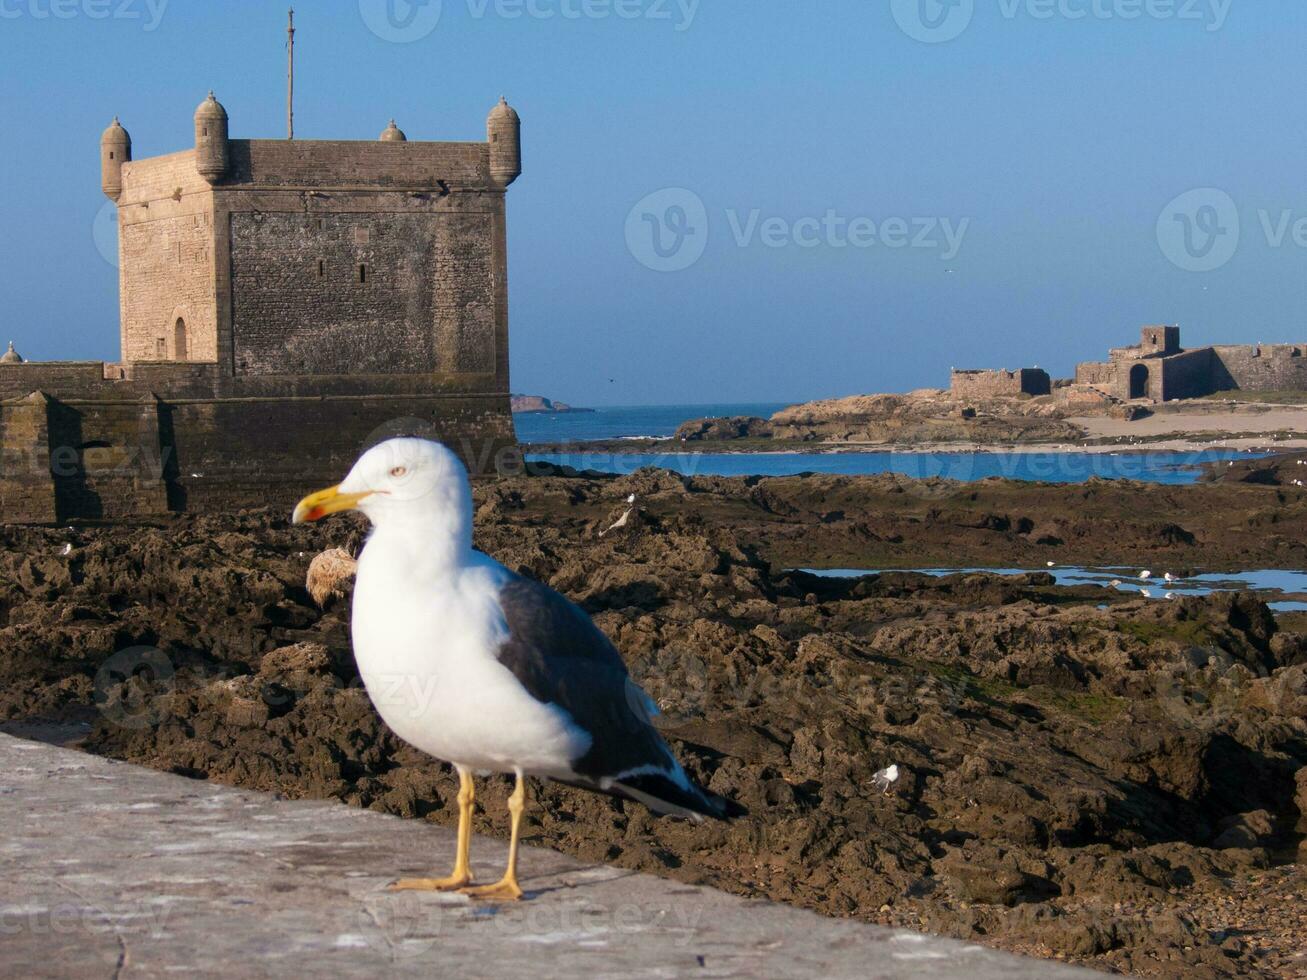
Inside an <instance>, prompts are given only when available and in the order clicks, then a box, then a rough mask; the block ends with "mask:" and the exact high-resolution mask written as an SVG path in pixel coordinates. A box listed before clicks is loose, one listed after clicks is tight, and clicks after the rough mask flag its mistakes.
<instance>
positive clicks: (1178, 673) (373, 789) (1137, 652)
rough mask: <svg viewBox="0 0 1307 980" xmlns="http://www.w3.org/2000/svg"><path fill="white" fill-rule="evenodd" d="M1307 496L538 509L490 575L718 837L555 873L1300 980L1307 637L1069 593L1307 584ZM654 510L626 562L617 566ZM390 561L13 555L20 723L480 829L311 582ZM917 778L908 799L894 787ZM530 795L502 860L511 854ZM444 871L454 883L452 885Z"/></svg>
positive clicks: (664, 496) (641, 500)
mask: <svg viewBox="0 0 1307 980" xmlns="http://www.w3.org/2000/svg"><path fill="white" fill-rule="evenodd" d="M1298 472H1299V471H1298V470H1297V463H1296V460H1294V459H1291V458H1285V459H1282V460H1278V461H1273V462H1271V463H1267V462H1266V461H1257V462H1256V463H1253V462H1249V463H1248V464H1246V465H1245V464H1243V463H1240V464H1236V466H1235V467H1225V468H1224V472H1222V471H1220V470H1213V472H1212V473H1211V480H1210V482H1207V483H1203V484H1199V485H1195V486H1187V487H1164V486H1156V485H1145V484H1132V483H1124V482H1116V481H1113V482H1108V481H1094V482H1092V483H1090V484H1086V485H1081V486H1074V487H1050V486H1047V485H1043V486H1032V485H1028V484H1017V483H1010V482H1006V481H1001V480H993V481H983V482H982V483H979V484H963V483H952V482H950V481H943V480H931V481H914V480H909V479H907V478H902V477H894V476H883V477H864V478H852V477H819V476H813V477H792V478H777V479H756V478H742V479H724V478H682V477H678V476H674V475H672V474H670V473H666V472H662V471H651V470H645V471H640V472H638V473H636V474H633V475H629V476H621V477H611V478H595V477H569V476H561V475H548V476H534V477H519V478H513V479H506V480H501V481H499V482H496V483H493V484H485V485H482V486H479V487H478V488H477V491H476V500H477V520H476V530H477V541H478V545H479V546H480V547H482V548H483V549H485V550H487V551H489V552H490V553H492V554H494V555H495V556H496V557H498V558H500V559H501V560H503V561H505V562H506V563H508V564H509V565H510V566H511V567H515V568H518V569H520V570H522V571H523V572H524V573H526V574H530V575H534V576H535V577H537V578H540V579H541V580H543V581H546V582H549V583H550V584H551V585H553V586H554V587H555V588H558V589H560V590H562V591H563V592H565V593H567V594H569V595H570V596H572V597H573V598H574V599H575V600H576V601H578V602H580V603H581V604H582V605H583V606H584V607H585V608H586V609H587V610H588V611H589V612H590V613H591V614H592V615H594V616H595V618H596V621H597V622H598V624H599V625H600V626H601V628H603V629H604V630H605V631H606V632H608V633H609V635H610V636H612V637H613V639H614V640H615V642H617V644H618V646H619V647H620V648H621V649H622V651H623V653H624V655H625V656H626V658H627V661H628V663H629V664H630V666H631V669H632V672H633V674H634V675H635V676H636V678H637V679H638V680H639V681H640V682H641V683H642V684H643V685H644V686H645V687H646V689H647V690H648V691H649V693H650V694H651V695H652V696H653V697H654V698H655V700H656V701H657V702H658V703H659V705H660V706H661V708H662V710H663V718H662V719H661V724H662V725H663V727H664V729H665V731H666V732H667V734H668V736H669V737H670V738H671V739H672V741H673V743H674V745H675V747H676V748H677V751H678V752H679V754H680V755H681V756H682V758H684V759H685V760H686V762H687V765H688V767H689V768H691V769H692V770H693V771H694V773H695V774H696V775H697V776H698V777H700V778H701V779H703V780H704V781H705V782H706V783H707V784H708V785H709V786H710V787H711V788H712V789H713V790H714V791H716V792H720V793H724V794H727V795H730V796H731V797H733V798H735V799H737V800H738V801H739V802H740V803H741V804H743V805H744V806H745V807H746V808H747V809H748V811H749V813H748V815H747V816H746V817H744V818H741V819H739V820H737V821H734V822H732V823H729V824H719V825H708V826H703V827H692V826H687V825H685V824H681V823H675V822H670V821H655V820H653V819H651V818H650V817H649V815H648V814H647V813H646V812H645V811H644V810H643V809H641V808H639V807H637V806H624V805H623V804H621V803H620V802H617V801H613V800H609V799H607V798H602V797H595V796H591V795H587V794H584V793H581V792H579V791H574V790H571V789H567V788H565V787H559V786H552V785H551V786H541V787H538V788H537V790H536V791H535V795H536V798H537V801H538V805H536V806H534V807H533V808H532V809H531V811H530V826H529V828H528V831H527V833H528V835H529V837H530V838H531V839H533V841H534V842H536V843H541V844H545V845H548V846H552V847H557V848H560V849H562V850H565V851H568V852H569V853H573V854H576V855H578V856H580V857H582V858H585V859H589V860H601V861H607V862H611V863H614V864H617V865H620V866H624V867H631V868H639V869H642V870H649V871H654V872H656V873H659V874H663V875H666V876H669V877H674V878H679V879H683V880H687V881H690V880H693V881H704V882H708V883H711V884H713V885H716V886H718V887H721V888H725V889H727V890H730V891H734V892H737V893H740V894H746V895H756V896H764V897H769V898H772V899H775V900H778V901H784V902H789V903H793V904H796V905H801V906H804V907H808V908H813V909H816V910H819V911H822V912H825V913H827V914H831V915H840V916H856V917H859V918H863V919H866V920H869V921H877V922H884V923H890V924H896V925H904V926H909V927H912V928H920V929H926V930H930V931H935V932H940V933H944V934H948V935H955V936H964V937H969V938H972V939H975V940H978V941H982V942H986V943H991V944H994V945H996V946H1001V947H1004V948H1009V949H1016V950H1019V951H1022V952H1028V953H1032V954H1034V955H1040V956H1046V957H1055V958H1059V959H1066V960H1074V961H1077V962H1083V963H1086V964H1088V965H1092V966H1096V967H1099V968H1102V969H1108V970H1114V971H1120V972H1128V973H1133V974H1138V975H1143V976H1169V977H1182V976H1184V977H1190V976H1265V977H1286V976H1294V975H1300V974H1301V971H1302V970H1303V968H1304V965H1305V964H1304V960H1303V958H1302V948H1301V937H1302V936H1303V935H1304V934H1307V902H1304V900H1303V898H1302V895H1303V891H1304V888H1305V887H1307V875H1305V874H1304V871H1303V869H1302V866H1301V864H1298V863H1294V862H1296V861H1299V860H1301V859H1302V858H1303V857H1304V856H1307V855H1303V853H1302V851H1301V850H1300V848H1301V842H1302V840H1303V838H1302V834H1303V832H1304V830H1307V827H1304V825H1303V823H1302V819H1303V814H1304V813H1307V723H1305V722H1304V718H1307V615H1304V614H1284V615H1280V616H1276V615H1273V614H1272V613H1271V612H1270V610H1268V608H1267V607H1266V606H1265V605H1264V604H1263V603H1262V602H1261V601H1259V600H1258V599H1257V598H1255V597H1253V596H1249V595H1220V596H1211V597H1206V598H1183V599H1179V600H1175V601H1171V602H1147V601H1143V600H1141V599H1139V598H1137V597H1132V596H1128V595H1124V594H1122V593H1119V592H1115V591H1114V590H1109V589H1102V588H1098V587H1095V586H1078V587H1073V588H1067V587H1059V586H1056V585H1054V584H1053V582H1052V578H1051V577H1050V576H1049V575H1047V574H1045V573H1043V572H1040V571H1032V572H1031V573H1029V574H1025V575H1021V576H1016V577H1009V578H1003V577H998V576H994V575H988V574H970V575H955V576H950V577H945V578H934V577H931V576H925V575H920V574H915V573H910V572H886V573H884V574H880V575H875V576H868V577H864V578H858V579H849V580H834V579H826V578H818V577H814V576H811V575H807V574H804V573H801V572H794V571H788V570H787V569H791V568H795V567H861V568H894V567H898V568H904V567H930V566H954V567H956V566H959V565H987V566H1005V567H1018V568H1020V567H1024V568H1031V569H1039V568H1042V567H1043V566H1044V565H1046V564H1047V562H1049V561H1055V562H1058V563H1079V564H1087V565H1088V564H1095V565H1108V564H1114V565H1115V564H1119V565H1128V566H1134V567H1153V568H1157V569H1161V568H1163V567H1166V568H1170V569H1175V570H1177V571H1180V570H1185V569H1220V568H1225V569H1234V568H1252V567H1258V568H1273V567H1281V568H1305V567H1307V489H1303V488H1301V487H1298V486H1296V485H1295V484H1294V483H1293V480H1294V479H1295V478H1296V477H1297V474H1298ZM630 494H635V495H636V503H635V505H634V506H633V508H631V514H630V516H629V517H628V519H627V521H626V522H625V524H624V525H623V526H622V527H621V528H620V529H619V530H616V531H612V532H610V533H604V534H602V536H601V532H604V531H606V530H607V529H608V528H610V527H611V526H612V525H613V524H615V523H616V522H617V520H618V518H619V517H621V516H622V515H623V514H624V513H626V511H627V510H628V507H630V505H628V504H627V503H626V500H627V497H628V496H629V495H630ZM363 533H364V528H363V526H362V524H361V523H360V522H358V521H352V522H351V520H350V519H341V520H338V521H335V522H329V523H327V524H325V525H321V526H312V527H300V528H292V527H290V526H289V525H288V524H287V522H286V519H285V515H283V514H279V513H269V512H242V513H238V514H228V515H202V516H188V517H183V518H179V519H178V520H177V521H176V522H175V523H174V524H171V525H170V526H168V527H164V528H123V527H106V528H89V527H87V528H74V529H41V528H23V527H15V526H6V527H3V528H0V536H2V537H3V539H4V545H5V547H4V551H3V554H0V589H2V590H3V591H2V592H0V613H2V618H0V623H3V630H2V631H0V639H2V640H3V643H2V644H0V719H3V720H4V721H5V722H6V727H9V728H11V729H12V728H15V727H17V728H22V727H23V726H27V727H28V728H29V729H30V728H31V727H32V726H41V725H45V726H47V727H48V726H67V725H74V724H81V725H82V726H83V730H84V733H85V734H84V737H83V739H82V743H81V744H82V745H83V746H84V747H85V748H87V749H89V750H90V751H94V752H98V753H103V754H107V755H111V756H114V757H118V758H125V759H131V760H133V761H137V762H143V763H146V764H149V765H153V766H156V767H159V768H162V769H167V770H171V771H175V772H180V773H184V774H186V775H190V776H193V777H196V778H207V779H214V780H219V781H223V782H229V783H234V784H237V785H243V786H250V787H255V788H260V789H271V790H277V791H279V792H283V793H285V794H287V795H290V796H296V797H333V798H337V799H340V800H342V801H344V802H346V803H349V804H351V805H356V806H365V807H372V808H375V809H380V810H385V811H387V812H393V813H399V814H402V815H405V816H409V817H413V818H418V819H427V820H433V821H437V822H440V823H451V822H452V821H453V819H454V810H455V807H454V806H453V798H454V794H455V792H456V784H455V781H454V780H453V779H452V778H451V775H450V773H449V772H448V771H447V770H446V768H445V767H443V766H441V765H439V764H436V763H434V762H433V761H431V760H429V759H425V758H423V757H422V756H420V755H419V754H418V753H416V752H414V751H412V750H411V749H408V748H406V747H404V746H403V745H402V744H401V743H399V742H398V740H396V739H395V738H394V737H393V736H392V735H391V734H390V733H389V732H388V731H387V730H386V729H385V728H384V726H382V725H381V723H380V722H379V721H378V719H377V718H376V716H375V714H374V712H373V711H372V709H371V706H370V703H369V702H368V699H367V697H366V694H365V693H364V692H363V691H362V690H361V689H360V688H359V686H358V682H357V676H356V671H355V670H354V666H353V661H352V657H351V654H350V649H349V642H348V628H347V624H348V596H346V597H345V598H343V599H339V600H336V601H334V602H331V603H329V604H328V607H327V609H326V610H325V611H323V610H320V609H318V608H317V607H316V606H315V604H314V603H313V602H312V600H311V599H310V598H309V596H308V594H307V593H306V591H305V588H304V575H305V571H306V569H307V566H308V563H309V561H310V560H311V558H312V557H313V556H314V555H316V554H318V553H319V552H321V551H323V550H325V549H327V548H329V547H336V546H344V547H345V548H347V549H350V550H352V549H356V548H357V547H358V546H359V544H360V542H361V540H362V536H363ZM890 765H896V766H898V767H899V774H900V778H899V779H898V780H896V781H894V782H892V783H888V784H883V781H882V782H880V783H878V782H877V780H876V774H877V773H878V772H879V771H881V770H882V769H884V768H885V767H887V766H890ZM507 791H508V786H507V784H506V783H505V784H502V785H501V784H499V783H498V782H497V781H495V780H489V781H487V782H486V785H485V789H484V792H483V794H482V795H481V798H479V800H478V802H479V804H483V805H484V810H481V809H479V810H478V814H477V821H478V824H477V826H478V829H483V830H484V829H487V828H492V829H493V830H494V832H496V833H498V834H504V833H506V830H507V827H506V822H505V820H504V819H503V817H502V813H503V810H502V806H501V804H502V802H503V798H504V797H505V796H506V795H507ZM433 860H437V861H438V856H433Z"/></svg>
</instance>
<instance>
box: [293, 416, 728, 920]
mask: <svg viewBox="0 0 1307 980" xmlns="http://www.w3.org/2000/svg"><path fill="white" fill-rule="evenodd" d="M346 510H357V511H361V512H362V513H363V514H364V516H366V517H367V518H368V520H369V521H370V522H371V523H372V528H373V530H372V535H371V536H370V537H369V539H368V541H367V544H366V545H365V546H364V548H363V551H362V553H361V554H360V555H359V558H358V570H357V573H356V577H355V584H354V602H353V610H352V621H351V623H350V627H351V633H352V638H353V646H354V658H355V661H356V662H357V663H358V668H359V674H360V675H361V677H362V678H363V683H364V686H365V687H366V688H367V691H368V695H369V697H371V699H372V703H373V704H374V705H375V706H376V708H377V711H378V713H380V715H381V717H382V719H383V720H384V721H385V722H386V724H387V725H389V726H390V728H391V730H392V731H394V732H395V734H396V735H398V736H399V737H400V738H402V739H403V740H404V741H406V742H408V743H409V744H411V745H413V746H415V747H416V748H418V749H421V750H422V751H423V752H426V753H427V754H428V755H432V756H435V757H436V758H438V759H442V760H444V761H446V762H450V763H452V764H453V766H454V768H455V770H456V771H457V772H458V779H459V792H458V806H459V816H458V846H457V851H456V855H455V861H454V870H453V873H452V874H450V875H449V876H448V877H446V878H439V879H426V878H419V879H404V880H401V881H398V882H395V883H394V884H393V885H392V886H391V887H392V888H393V889H395V890H400V891H460V892H462V893H464V894H466V895H469V896H471V897H473V898H483V899H490V900H493V901H515V900H517V899H520V898H521V897H522V895H523V892H522V889H521V887H520V885H519V884H518V880H517V853H518V839H519V830H520V825H521V820H522V813H523V811H524V810H525V809H526V778H527V777H528V776H536V777H543V778H548V779H554V780H557V781H558V782H562V783H567V784H569V785H573V786H579V787H581V788H583V789H588V790H593V791H595V792H600V793H607V794H609V795H611V796H618V797H624V798H626V799H631V800H635V801H636V802H639V803H642V804H644V805H645V806H647V807H648V808H649V809H650V810H653V811H654V812H655V813H657V814H660V815H671V816H676V817H682V818H686V819H690V820H693V821H695V822H696V823H698V822H701V821H702V820H703V818H704V817H713V818H715V819H725V818H726V817H727V816H728V803H727V801H726V800H724V799H722V798H721V797H719V796H715V795H713V794H711V793H709V792H708V791H706V790H704V789H703V788H702V787H700V786H698V785H697V784H696V783H694V782H693V781H692V780H691V779H690V777H689V776H688V775H687V774H686V772H685V770H684V769H683V768H682V767H681V764H680V763H679V762H677V760H676V758H675V756H673V755H672V751H671V749H670V748H668V746H667V744H666V743H665V742H664V741H663V739H662V737H661V736H660V735H659V734H658V731H657V730H656V729H655V728H654V727H653V724H652V723H651V721H650V718H651V716H652V715H654V714H656V713H657V707H656V706H655V705H654V703H653V701H652V700H651V699H650V698H649V696H648V695H647V694H645V692H644V691H642V690H641V689H640V688H639V687H638V686H637V685H636V683H635V682H634V681H633V680H632V679H631V676H630V674H629V673H628V672H627V669H626V666H625V664H623V663H622V658H621V655H620V654H619V653H618V652H617V648H616V647H614V646H613V644H612V642H611V641H610V640H609V639H608V638H607V637H606V636H605V635H604V634H603V633H601V632H600V631H599V629H598V628H597V627H596V626H595V625H594V623H593V622H592V621H591V620H590V617H589V616H587V615H586V614H585V612H583V611H582V610H581V609H580V608H578V607H577V606H575V605H573V604H572V603H571V602H569V601H568V600H567V599H566V598H564V597H563V596H561V595H559V594H558V593H557V592H555V591H553V590H552V589H550V588H548V587H547V586H544V585H541V584H540V583H538V582H535V581H532V580H531V579H527V578H524V577H522V576H520V575H517V574H515V573H514V572H511V571H509V570H508V569H507V568H505V567H504V566H503V565H501V564H499V562H497V561H495V560H494V559H492V558H490V557H488V556H487V555H484V554H482V553H481V552H479V551H475V550H474V549H473V548H472V491H471V488H470V486H469V484H468V476H467V470H466V469H465V468H464V466H463V464H462V462H461V461H460V460H459V459H458V457H457V456H456V455H455V454H454V453H453V452H451V451H450V450H449V449H448V448H446V447H445V446H443V445H441V444H440V443H436V442H430V441H428V440H425V439H414V438H398V439H389V440H387V441H385V442H382V443H380V444H378V445H376V446H374V447H372V448H371V449H369V450H368V451H367V452H365V453H364V454H363V455H362V456H361V457H359V459H358V461H357V462H356V463H355V464H354V467H353V469H351V470H350V472H349V475H348V476H346V477H345V479H344V480H343V481H342V482H341V483H340V484H338V485H336V486H334V487H328V488H327V489H326V490H322V491H319V492H318V493H314V494H310V495H309V496H307V497H305V498H304V499H303V500H301V501H300V502H299V504H298V505H297V506H296V507H295V512H294V514H293V516H292V522H293V523H295V524H300V523H304V522H306V521H317V520H321V519H322V518H324V517H326V516H327V515H329V514H334V513H337V512H339V511H346ZM482 771H487V772H499V773H512V774H513V776H514V778H515V785H514V789H513V793H512V795H511V796H510V797H509V799H508V812H509V816H510V817H511V826H512V834H511V837H510V843H509V852H508V865H507V868H506V869H505V871H504V875H503V877H502V878H501V879H500V880H499V881H498V882H497V883H495V884H492V885H483V886H480V887H473V886H472V872H471V868H470V866H469V864H468V849H469V845H470V842H471V835H472V806H473V802H474V799H475V786H474V783H473V778H472V774H473V773H474V772H482Z"/></svg>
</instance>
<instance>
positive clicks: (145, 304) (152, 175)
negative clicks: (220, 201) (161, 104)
mask: <svg viewBox="0 0 1307 980" xmlns="http://www.w3.org/2000/svg"><path fill="white" fill-rule="evenodd" d="M213 242H214V236H213V195H212V193H211V190H210V187H209V185H208V183H207V182H206V181H205V180H204V179H203V178H202V177H200V176H199V174H198V173H196V171H195V158H194V153H193V152H190V151H188V152H185V153H174V154H170V155H169V156H163V157H154V158H153V159H149V160H138V161H133V162H132V163H128V164H124V166H123V192H122V194H121V196H120V197H119V199H118V255H119V272H118V286H119V305H120V317H121V333H122V336H121V341H122V347H121V351H122V354H121V356H122V358H123V360H125V361H153V360H165V359H167V360H188V361H213V360H215V359H216V358H217V354H218V343H217V327H218V322H217V309H218V307H217V298H216V296H215V293H214V262H215V256H214V250H213ZM178 320H180V321H182V323H183V325H184V329H183V330H181V331H178V329H177V321H178ZM179 336H180V337H184V340H181V341H179Z"/></svg>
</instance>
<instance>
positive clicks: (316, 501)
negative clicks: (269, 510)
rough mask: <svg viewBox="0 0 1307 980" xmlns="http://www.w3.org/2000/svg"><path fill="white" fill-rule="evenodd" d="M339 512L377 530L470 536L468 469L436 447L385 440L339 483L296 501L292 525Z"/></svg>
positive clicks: (419, 441) (406, 440)
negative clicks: (434, 530)
mask: <svg viewBox="0 0 1307 980" xmlns="http://www.w3.org/2000/svg"><path fill="white" fill-rule="evenodd" d="M343 510H357V511H361V512H362V513H363V514H364V515H365V516H366V517H367V518H368V520H370V521H371V522H372V524H373V525H374V526H375V527H376V528H378V529H379V530H380V529H382V528H386V529H391V528H394V529H397V530H402V529H406V528H412V529H417V528H429V527H431V526H433V525H435V526H437V527H440V526H444V527H447V528H448V529H450V530H451V531H454V530H456V531H457V533H460V534H461V533H462V532H464V531H467V532H470V529H471V518H472V495H471V488H470V487H469V485H468V478H467V469H466V468H465V467H464V466H463V463H462V461H461V460H460V459H459V458H458V457H457V456H456V455H455V454H454V453H453V452H451V451H450V450H449V449H447V448H446V447H444V446H442V445H441V444H440V443H438V442H431V441H430V440H428V439H416V438H401V439H387V440H386V441H385V442H382V443H378V444H377V445H375V446H373V447H372V448H371V449H369V450H368V451H367V452H365V453H364V454H363V455H362V456H360V457H359V459H358V462H356V463H355V464H354V467H353V469H351V470H350V471H349V475H348V476H346V477H345V479H344V480H342V481H341V482H340V483H339V484H337V485H336V486H334V487H328V488H327V489H326V490H320V491H318V492H317V493H314V494H310V495H309V496H307V497H305V498H304V499H303V500H301V501H300V502H299V504H298V505H296V507H295V513H294V516H293V517H292V518H291V520H292V522H293V523H295V524H303V523H305V522H306V521H319V520H321V519H322V518H324V517H326V516H327V515H329V514H335V513H338V512H339V511H343Z"/></svg>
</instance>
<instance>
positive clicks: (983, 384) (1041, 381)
mask: <svg viewBox="0 0 1307 980" xmlns="http://www.w3.org/2000/svg"><path fill="white" fill-rule="evenodd" d="M1052 386H1053V382H1052V379H1050V378H1049V376H1048V372H1047V371H1044V370H1041V369H1040V368H1020V369H1019V370H1016V371H1007V370H1003V371H959V370H958V369H957V368H954V369H953V372H952V376H951V378H950V383H949V387H950V390H951V391H952V392H953V395H954V397H956V398H976V399H984V398H1012V397H1015V396H1017V395H1032V396H1033V395H1047V394H1048V393H1049V392H1050V391H1052Z"/></svg>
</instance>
